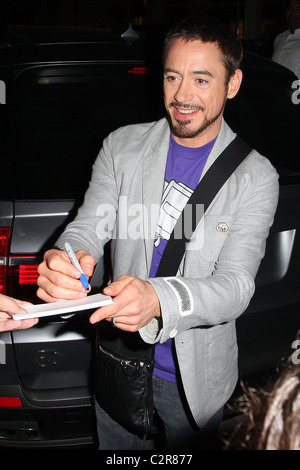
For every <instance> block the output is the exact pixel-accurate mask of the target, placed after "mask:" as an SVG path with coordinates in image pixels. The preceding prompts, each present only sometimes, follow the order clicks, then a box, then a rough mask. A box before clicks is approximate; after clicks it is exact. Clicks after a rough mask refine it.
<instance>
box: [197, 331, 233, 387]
mask: <svg viewBox="0 0 300 470" xmlns="http://www.w3.org/2000/svg"><path fill="white" fill-rule="evenodd" d="M237 360H238V347H237V339H236V330H235V323H233V322H230V323H226V324H224V325H217V326H213V327H211V328H209V329H207V330H206V332H205V373H206V383H207V386H208V388H210V389H213V388H215V387H218V386H219V385H221V384H222V383H223V382H225V381H226V380H228V378H229V377H230V376H231V375H232V374H234V373H235V372H236V370H237Z"/></svg>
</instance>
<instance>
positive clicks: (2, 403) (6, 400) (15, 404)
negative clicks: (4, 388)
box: [0, 397, 23, 408]
mask: <svg viewBox="0 0 300 470" xmlns="http://www.w3.org/2000/svg"><path fill="white" fill-rule="evenodd" d="M22 406H23V403H22V402H21V400H20V398H18V397H0V408H22Z"/></svg>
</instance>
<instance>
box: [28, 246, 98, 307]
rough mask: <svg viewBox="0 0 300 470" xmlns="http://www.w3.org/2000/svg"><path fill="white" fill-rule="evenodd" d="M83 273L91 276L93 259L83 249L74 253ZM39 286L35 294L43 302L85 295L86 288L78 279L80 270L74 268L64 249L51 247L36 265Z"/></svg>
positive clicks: (77, 297)
mask: <svg viewBox="0 0 300 470" xmlns="http://www.w3.org/2000/svg"><path fill="white" fill-rule="evenodd" d="M75 254H76V256H77V259H78V261H79V263H80V265H81V267H82V269H83V272H84V273H85V275H86V276H87V277H88V278H89V277H90V276H92V274H93V271H94V267H95V261H94V258H93V257H92V256H91V255H90V254H89V253H88V252H87V251H85V250H79V251H77V253H75ZM38 273H39V278H38V280H37V284H38V286H39V288H38V290H37V295H38V297H39V298H40V299H42V300H44V301H45V302H56V301H58V300H65V299H81V298H84V297H86V295H87V293H88V292H89V290H86V289H85V288H84V287H83V285H82V284H81V282H80V281H79V277H80V274H81V273H80V271H79V270H78V269H77V268H75V267H74V266H73V265H72V263H71V261H70V258H69V256H68V254H67V253H66V252H65V251H60V250H57V249H52V250H48V251H46V253H45V254H44V260H43V262H42V263H41V264H40V265H39V267H38Z"/></svg>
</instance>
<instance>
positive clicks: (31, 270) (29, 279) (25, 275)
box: [19, 264, 39, 285]
mask: <svg viewBox="0 0 300 470" xmlns="http://www.w3.org/2000/svg"><path fill="white" fill-rule="evenodd" d="M37 267H38V264H20V265H19V284H20V285H25V284H36V281H37V278H38V276H39V275H38V272H37Z"/></svg>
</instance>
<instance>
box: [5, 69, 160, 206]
mask: <svg viewBox="0 0 300 470" xmlns="http://www.w3.org/2000/svg"><path fill="white" fill-rule="evenodd" d="M161 93H162V81H161V75H160V73H159V72H158V71H156V70H151V69H149V68H145V67H144V66H142V65H134V64H132V65H128V64H105V65H94V66H93V65H71V66H67V65H66V66H48V67H47V66H37V67H29V68H27V69H25V70H23V71H21V72H20V73H19V74H18V76H17V79H16V80H15V81H14V84H13V87H12V91H11V94H10V93H8V99H7V104H6V119H5V120H4V122H3V125H4V128H2V134H3V140H2V144H3V145H2V153H3V154H4V155H5V159H4V162H5V163H4V168H3V167H2V170H4V171H5V174H9V175H13V176H12V178H10V180H9V182H8V181H7V183H8V184H2V186H1V190H0V197H2V198H4V197H5V198H9V197H11V198H14V199H17V198H23V199H24V198H36V197H37V198H74V197H75V198H78V197H81V196H82V194H83V193H84V191H85V189H86V187H87V184H88V181H89V177H90V172H91V168H92V164H93V161H94V160H95V158H96V155H97V153H98V152H99V150H100V147H101V144H102V141H103V138H104V137H105V136H107V135H108V134H109V133H110V132H111V131H112V130H114V129H116V128H118V127H120V126H122V125H125V124H128V123H135V122H145V121H151V120H155V119H158V118H160V117H161V116H162V115H163V114H162V113H163V111H162V96H161ZM10 96H11V99H9V97H10Z"/></svg>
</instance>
